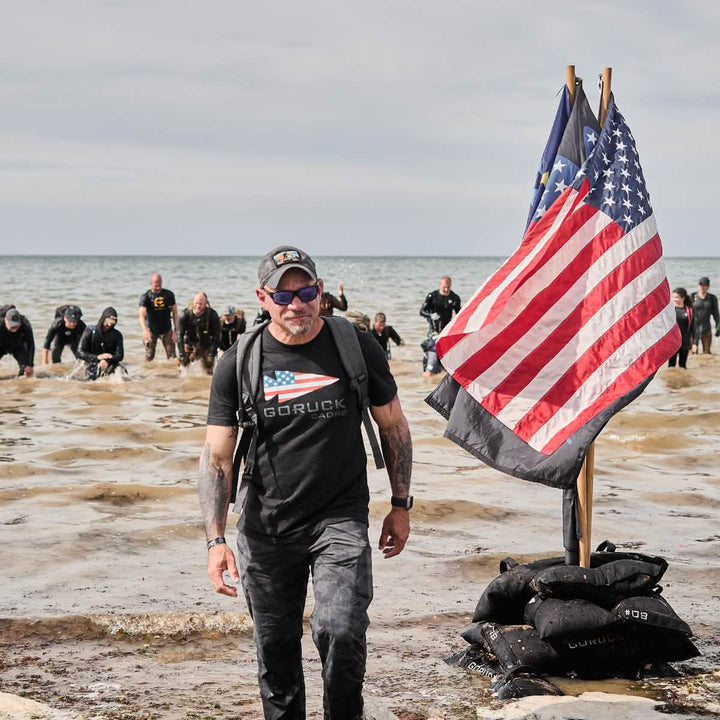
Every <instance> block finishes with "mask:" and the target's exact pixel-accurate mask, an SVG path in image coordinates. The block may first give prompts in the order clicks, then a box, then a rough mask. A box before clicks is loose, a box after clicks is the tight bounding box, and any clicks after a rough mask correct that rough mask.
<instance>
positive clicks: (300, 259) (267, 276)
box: [258, 245, 317, 288]
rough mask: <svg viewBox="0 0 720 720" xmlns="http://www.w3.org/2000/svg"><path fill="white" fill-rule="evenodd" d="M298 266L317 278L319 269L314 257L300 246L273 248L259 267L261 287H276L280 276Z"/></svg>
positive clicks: (311, 277)
mask: <svg viewBox="0 0 720 720" xmlns="http://www.w3.org/2000/svg"><path fill="white" fill-rule="evenodd" d="M294 268H297V269H298V270H302V271H303V272H305V273H307V274H308V275H309V276H310V279H311V280H312V281H315V280H317V271H316V270H315V263H314V262H313V260H312V258H311V257H310V256H309V255H308V254H307V253H306V252H304V251H302V250H300V248H296V247H292V246H291V245H281V246H280V247H276V248H275V249H274V250H271V251H270V252H269V253H268V254H267V255H266V256H265V257H264V258H263V259H262V260H261V261H260V267H259V268H258V282H259V283H260V285H259V287H265V286H267V287H269V288H276V287H277V286H278V283H279V282H280V278H281V277H282V276H283V275H284V274H285V273H286V272H287V271H288V270H292V269H294Z"/></svg>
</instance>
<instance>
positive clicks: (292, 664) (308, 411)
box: [198, 246, 412, 719]
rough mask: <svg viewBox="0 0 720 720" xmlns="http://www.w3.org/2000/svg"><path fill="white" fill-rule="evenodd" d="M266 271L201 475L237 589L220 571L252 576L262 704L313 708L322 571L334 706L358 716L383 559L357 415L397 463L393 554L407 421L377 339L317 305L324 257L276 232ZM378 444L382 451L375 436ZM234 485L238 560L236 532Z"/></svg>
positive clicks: (292, 710) (211, 558) (339, 714)
mask: <svg viewBox="0 0 720 720" xmlns="http://www.w3.org/2000/svg"><path fill="white" fill-rule="evenodd" d="M258 280H259V284H258V289H257V290H256V294H257V297H258V300H259V301H260V304H261V306H262V307H263V309H265V310H267V311H268V312H269V314H270V321H269V323H265V324H264V325H261V326H257V327H255V328H253V329H252V330H250V331H249V332H247V333H245V334H244V335H242V336H241V337H240V338H238V341H237V342H236V343H235V344H234V345H233V346H232V347H231V348H230V349H229V350H228V351H227V352H226V353H225V354H224V355H223V356H222V358H220V360H219V361H218V364H217V367H216V369H215V374H214V376H213V380H212V387H211V391H210V402H209V408H208V419H207V422H208V425H207V431H206V440H205V446H204V448H203V453H202V457H201V460H200V473H199V478H198V491H199V496H200V505H201V508H202V515H203V523H204V526H205V533H206V538H207V546H208V575H209V577H210V579H211V581H212V584H213V587H214V588H215V591H216V592H218V593H221V594H223V595H228V596H230V597H235V596H236V595H237V588H236V587H235V586H234V585H232V584H228V583H226V582H225V579H224V578H223V572H227V573H228V575H229V578H230V581H232V582H235V583H237V582H240V579H241V578H242V588H243V591H244V594H245V599H246V601H247V605H248V608H249V610H250V613H251V615H252V617H253V621H254V625H255V630H254V632H255V643H256V648H257V656H258V677H259V685H260V695H261V697H262V702H263V708H264V712H265V718H304V717H305V690H304V681H303V673H302V658H301V642H300V640H301V636H302V624H303V610H304V607H305V598H306V591H307V583H308V578H309V576H310V572H311V571H312V578H313V594H314V598H315V606H314V610H313V613H312V618H311V628H312V636H313V640H314V642H315V645H316V647H317V649H318V652H319V655H320V659H321V662H322V666H323V682H324V696H323V697H324V706H325V714H324V717H325V718H330V719H333V718H335V719H337V718H344V719H351V718H361V717H362V716H363V699H362V687H363V680H364V674H365V661H366V643H365V633H366V630H367V626H368V615H367V609H368V606H369V604H370V601H371V599H372V568H371V549H370V544H369V541H368V502H369V492H368V484H367V473H366V456H365V449H364V445H363V439H362V435H361V431H360V426H361V425H362V424H364V425H365V427H366V430H367V429H368V427H371V424H370V421H369V417H368V410H369V412H370V413H371V414H372V416H373V418H374V419H375V422H376V423H377V425H378V429H379V435H380V440H381V444H382V448H383V451H384V456H385V462H386V464H387V472H388V476H389V478H390V487H391V491H392V497H391V498H390V503H389V512H388V514H387V516H386V517H385V519H384V522H383V527H382V531H381V534H380V542H379V547H380V550H382V552H383V555H384V556H385V557H386V558H390V557H393V556H396V555H399V554H400V553H401V552H402V550H403V548H404V546H405V543H406V541H407V539H408V536H409V534H410V521H409V510H410V508H411V507H412V497H411V496H410V473H411V465H412V443H411V439H410V432H409V429H408V424H407V420H406V419H405V416H404V414H403V411H402V409H401V407H400V401H399V400H398V396H397V387H396V385H395V381H394V379H393V377H392V375H391V373H390V369H389V367H388V363H387V360H386V359H385V356H384V353H383V351H382V348H381V347H380V345H379V344H378V343H377V341H376V340H375V339H374V338H373V337H372V336H371V335H370V334H369V333H365V332H357V331H356V330H355V329H354V328H353V327H352V326H351V325H350V324H349V323H348V322H347V321H346V320H345V319H344V318H339V317H331V318H322V317H321V316H320V296H321V293H322V287H323V285H322V280H320V279H319V278H318V277H317V272H316V268H315V263H314V262H313V261H312V259H311V258H310V257H309V256H308V255H307V254H306V253H305V252H303V251H302V250H300V249H298V248H295V247H291V246H282V247H279V248H276V249H275V250H273V251H271V252H270V253H268V254H267V255H266V256H265V257H264V258H263V259H262V261H261V262H260V267H259V270H258ZM239 423H241V425H242V428H243V434H242V437H241V438H240V442H239V443H237V438H238V424H239ZM369 434H370V433H369ZM371 438H372V439H374V433H372V434H371ZM236 443H237V445H238V449H237V452H236V457H235V464H234V462H233V451H234V450H235V448H236ZM371 444H373V443H372V442H371ZM375 455H376V464H378V465H379V466H382V455H381V454H380V452H379V449H377V451H376V452H375ZM240 459H242V460H243V471H242V474H241V477H239V490H238V493H237V496H236V495H235V491H234V483H233V480H234V477H236V476H238V475H240ZM233 500H234V501H235V510H236V511H237V512H239V514H240V520H239V521H238V531H239V533H238V538H237V546H238V562H237V564H236V560H235V555H234V553H233V552H232V550H230V548H229V547H228V544H227V542H226V539H225V525H226V521H227V513H228V507H229V504H230V502H232V501H233Z"/></svg>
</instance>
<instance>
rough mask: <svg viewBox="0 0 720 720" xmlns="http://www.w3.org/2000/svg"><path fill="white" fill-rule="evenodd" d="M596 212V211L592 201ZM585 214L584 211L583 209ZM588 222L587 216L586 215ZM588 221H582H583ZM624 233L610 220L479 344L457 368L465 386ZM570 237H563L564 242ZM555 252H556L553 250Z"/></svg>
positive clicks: (528, 327) (459, 377) (539, 316)
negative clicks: (551, 279)
mask: <svg viewBox="0 0 720 720" xmlns="http://www.w3.org/2000/svg"><path fill="white" fill-rule="evenodd" d="M585 207H588V208H590V209H591V210H592V211H593V212H597V210H595V209H594V208H592V207H591V206H589V205H586V206H585ZM583 214H584V213H583ZM585 222H587V218H586V219H585ZM584 224H585V223H583V225H584ZM623 237H624V232H623V229H622V228H621V227H620V226H619V225H617V224H616V223H610V224H609V225H607V226H606V227H605V228H603V229H602V230H601V231H600V233H598V235H596V236H595V237H594V238H593V240H592V242H589V243H588V244H587V245H585V247H584V248H582V249H581V250H580V252H579V253H578V254H577V255H576V256H575V257H574V258H573V259H572V260H571V261H570V263H569V264H568V265H566V266H565V268H564V269H563V270H562V272H560V274H559V275H558V277H557V280H556V281H555V282H553V283H552V284H551V285H549V286H547V287H545V288H543V289H542V290H541V291H540V292H539V293H538V294H537V295H536V296H535V297H534V298H532V300H529V302H528V303H527V306H526V308H525V309H524V310H523V312H522V315H520V317H518V318H517V320H516V321H515V322H513V323H511V324H509V325H508V326H507V327H505V328H503V330H501V331H500V332H499V333H498V334H497V335H495V337H493V338H492V339H491V340H490V341H489V342H488V343H486V344H485V345H484V346H483V347H482V348H479V349H478V350H477V351H476V352H475V353H474V354H473V355H471V356H470V357H469V358H468V359H467V360H466V361H465V362H464V363H462V364H461V365H460V366H459V367H458V368H457V369H456V370H455V371H454V372H453V377H454V378H455V380H457V381H458V382H459V383H460V384H461V385H462V386H463V387H467V386H468V385H469V384H470V383H471V382H473V380H475V378H477V377H478V375H481V374H482V373H483V372H485V371H486V370H487V369H488V368H489V367H490V366H491V365H493V364H494V363H495V362H496V361H497V359H498V358H499V357H501V356H502V355H504V354H505V352H506V351H507V350H508V348H510V347H511V346H512V345H514V344H515V343H516V342H517V341H518V340H519V339H520V338H521V337H523V335H525V334H526V333H527V332H528V331H529V330H530V329H531V328H532V327H533V326H534V325H535V324H536V323H537V322H538V321H539V320H541V319H542V317H543V316H544V315H545V313H546V312H547V311H548V310H549V309H550V308H552V307H553V306H555V305H556V303H557V298H558V297H561V296H562V295H563V294H564V293H565V292H566V291H567V290H568V289H569V288H570V287H572V286H573V285H574V284H575V282H577V279H578V278H579V277H580V276H581V275H583V274H584V273H585V272H587V270H588V268H589V267H590V266H591V265H592V264H593V263H594V262H596V261H597V260H598V258H600V257H601V256H602V255H603V254H604V253H605V252H606V251H607V250H608V249H609V248H610V247H612V246H613V245H614V244H615V243H617V242H618V241H619V240H620V239H622V238H623ZM566 240H567V238H563V242H565V241H566ZM552 254H553V255H554V254H555V253H554V252H553V253H552Z"/></svg>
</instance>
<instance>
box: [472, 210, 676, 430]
mask: <svg viewBox="0 0 720 720" xmlns="http://www.w3.org/2000/svg"><path fill="white" fill-rule="evenodd" d="M649 220H650V221H646V222H645V223H643V224H641V225H638V226H637V227H636V228H634V229H633V230H632V231H631V232H630V233H628V234H627V235H626V236H625V237H624V238H623V239H622V240H620V241H619V242H617V243H615V244H614V245H613V246H612V247H611V248H609V250H608V251H607V252H605V253H603V255H601V256H600V257H599V258H598V259H597V260H596V261H595V262H594V263H593V264H592V265H591V266H590V267H589V268H588V269H587V271H586V272H585V273H583V274H582V275H581V276H580V277H578V279H577V280H576V282H575V283H574V284H573V286H572V287H571V288H570V289H569V290H568V291H567V292H566V293H565V294H564V295H563V296H562V297H558V299H557V301H556V303H555V304H554V305H552V306H551V307H550V308H548V311H547V312H546V313H545V315H544V316H543V317H542V318H541V319H540V320H539V321H538V322H537V323H535V325H534V326H533V327H532V328H530V330H529V331H528V332H527V333H525V334H524V335H523V336H522V337H521V338H519V339H518V341H517V342H516V343H515V344H514V345H512V346H511V347H510V348H508V350H507V351H506V352H505V353H504V354H503V355H501V356H499V357H498V358H496V359H495V362H494V363H493V365H492V366H491V367H489V368H488V369H487V370H486V371H485V372H483V373H482V375H480V376H479V377H478V378H477V379H476V380H474V381H473V383H472V389H471V388H470V387H468V388H467V389H468V392H470V393H471V395H472V396H473V397H474V398H475V399H476V400H478V402H482V401H483V400H484V398H485V396H486V395H487V394H488V393H490V392H491V391H492V390H493V389H494V388H495V387H497V385H499V384H500V383H501V382H502V381H503V380H504V379H505V378H506V377H508V376H509V375H511V374H512V373H513V372H515V370H516V369H517V367H518V365H520V364H521V363H522V362H523V360H524V359H525V358H526V357H527V355H529V354H530V353H531V352H532V351H533V350H535V349H536V348H537V346H538V345H540V344H541V343H542V342H543V341H544V340H545V339H546V338H547V337H548V335H550V334H551V333H552V332H554V331H555V330H556V329H557V328H558V326H560V325H562V323H563V322H565V321H566V319H567V316H568V315H569V314H570V312H571V311H572V310H573V309H574V308H575V307H576V306H577V304H578V301H579V300H580V301H582V300H584V298H585V297H586V296H587V295H588V294H589V293H590V292H591V291H592V290H593V289H594V288H595V287H597V285H598V284H600V283H601V282H602V281H603V280H604V279H605V278H606V277H607V276H608V274H609V273H611V272H612V271H613V270H614V269H615V268H616V267H618V266H619V265H622V263H623V262H624V261H625V260H627V257H628V255H630V254H631V253H633V252H635V251H636V250H637V249H638V248H640V247H642V245H644V244H645V243H646V242H648V241H649V240H650V239H652V238H653V237H654V236H655V233H656V226H655V221H654V220H652V218H650V219H649ZM656 270H657V271H658V272H659V273H662V274H661V275H658V278H659V279H658V281H657V282H655V284H652V283H653V277H654V276H653V277H650V278H647V279H646V283H641V282H639V278H635V280H633V281H632V282H631V283H630V284H629V285H628V287H626V288H625V289H624V290H623V291H621V293H620V294H619V295H620V296H622V297H628V298H629V301H631V300H632V297H633V293H637V292H641V293H642V294H640V295H638V294H635V295H634V298H635V303H637V298H639V297H645V296H646V295H647V291H648V288H649V289H650V290H654V289H655V288H656V287H657V286H658V285H659V284H660V282H661V281H662V279H663V278H664V277H665V268H664V265H662V264H661V265H660V266H658V267H657V268H656ZM646 273H647V271H646V272H645V273H643V274H642V275H641V276H640V277H643V276H644V275H645V274H646ZM615 304H617V305H618V307H625V304H624V301H623V300H622V298H621V297H618V296H616V297H615V298H611V299H610V301H609V302H608V303H606V305H605V306H604V307H602V308H601V309H600V310H599V311H598V314H597V315H596V316H595V323H597V327H598V329H597V331H596V332H595V334H594V335H590V334H588V333H590V332H592V329H590V330H588V331H587V332H585V333H584V334H582V335H580V336H579V337H580V338H584V339H585V340H586V341H587V342H588V346H589V345H591V344H592V343H593V342H595V340H596V339H597V338H599V337H600V336H601V334H602V333H603V332H604V330H605V329H607V327H605V328H604V329H600V328H601V327H602V326H603V324H604V323H607V322H610V325H612V322H613V320H612V319H613V318H615V319H617V318H618V317H620V315H622V314H624V312H626V311H627V310H629V309H630V307H633V306H634V305H630V306H629V307H627V308H626V309H625V310H624V311H623V312H621V313H620V314H616V313H615V312H612V313H610V312H609V311H610V310H614V308H615ZM598 315H600V316H601V319H598ZM513 320H514V319H513V318H510V322H513ZM608 327H609V325H608ZM581 332H582V331H581ZM586 349H587V346H584V347H582V346H580V347H579V346H578V336H576V337H575V338H574V339H572V340H570V341H569V343H568V345H566V346H565V348H564V350H563V351H561V353H560V354H559V355H558V356H557V357H556V358H554V359H553V361H552V364H551V366H550V367H546V368H545V369H544V371H543V373H544V374H542V373H541V375H540V376H539V377H537V378H535V380H534V381H533V385H534V387H535V388H537V390H536V391H537V392H539V393H540V395H539V396H540V397H542V395H544V394H545V392H546V391H547V390H548V389H549V388H550V387H552V385H554V383H555V380H557V378H559V377H561V376H562V375H563V374H564V373H565V371H566V370H567V369H568V368H569V367H570V365H572V363H573V362H575V360H577V358H578V357H579V356H580V355H581V354H582V353H583V352H584V351H585V350H586ZM563 359H564V360H565V362H563ZM550 373H553V374H554V375H555V378H554V379H552V380H551V377H550ZM540 377H544V378H546V379H547V385H546V387H545V388H544V389H542V387H541V386H539V385H538V383H539V382H540V379H539V378H540ZM527 392H528V390H524V391H523V392H522V394H521V396H520V397H519V398H516V400H514V401H513V402H512V403H510V404H509V405H508V406H507V407H506V408H504V410H503V411H502V412H501V414H500V415H501V416H502V415H503V414H504V413H511V414H512V413H513V410H512V409H509V408H510V406H511V405H513V404H514V403H516V402H517V403H522V400H523V398H526V397H527ZM529 400H530V398H528V402H529ZM527 409H529V407H528V408H527ZM525 412H527V410H525V411H523V412H522V413H521V414H520V417H522V416H523V415H524V414H525ZM498 419H500V421H501V422H504V423H505V424H506V425H508V427H512V425H514V424H515V421H513V420H508V421H507V422H506V421H505V420H504V419H503V418H502V417H499V418H498Z"/></svg>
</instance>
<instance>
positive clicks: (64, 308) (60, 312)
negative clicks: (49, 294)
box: [55, 305, 82, 320]
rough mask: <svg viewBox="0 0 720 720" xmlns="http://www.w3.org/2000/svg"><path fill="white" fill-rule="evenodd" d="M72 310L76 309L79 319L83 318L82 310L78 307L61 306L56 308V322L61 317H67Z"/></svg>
mask: <svg viewBox="0 0 720 720" xmlns="http://www.w3.org/2000/svg"><path fill="white" fill-rule="evenodd" d="M70 308H74V309H75V310H77V314H78V317H82V310H81V309H80V308H79V307H78V306H77V305H59V306H58V307H56V308H55V320H57V319H58V318H61V317H65V313H66V312H67V311H68V310H69V309H70Z"/></svg>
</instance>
